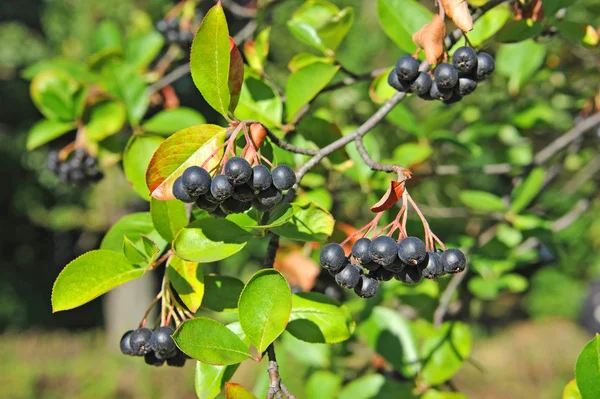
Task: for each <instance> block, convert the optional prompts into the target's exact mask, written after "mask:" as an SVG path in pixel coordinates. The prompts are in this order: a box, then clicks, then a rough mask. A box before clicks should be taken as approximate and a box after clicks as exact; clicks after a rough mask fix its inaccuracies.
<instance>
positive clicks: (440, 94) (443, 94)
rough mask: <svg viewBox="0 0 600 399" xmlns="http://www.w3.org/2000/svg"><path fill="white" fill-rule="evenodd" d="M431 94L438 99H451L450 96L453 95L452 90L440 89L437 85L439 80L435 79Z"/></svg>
mask: <svg viewBox="0 0 600 399" xmlns="http://www.w3.org/2000/svg"><path fill="white" fill-rule="evenodd" d="M429 95H430V96H431V97H432V98H435V99H436V100H449V99H450V97H452V90H447V89H440V88H439V87H438V85H437V82H436V81H435V80H434V81H433V82H432V83H431V90H429Z"/></svg>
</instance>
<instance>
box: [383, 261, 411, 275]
mask: <svg viewBox="0 0 600 399" xmlns="http://www.w3.org/2000/svg"><path fill="white" fill-rule="evenodd" d="M406 266H407V265H406V263H404V262H402V261H401V260H400V259H399V258H398V257H396V259H394V261H393V262H392V263H390V264H389V265H387V266H383V267H384V268H385V269H386V270H389V271H390V272H392V273H400V272H401V271H402V270H404V268H405V267H406Z"/></svg>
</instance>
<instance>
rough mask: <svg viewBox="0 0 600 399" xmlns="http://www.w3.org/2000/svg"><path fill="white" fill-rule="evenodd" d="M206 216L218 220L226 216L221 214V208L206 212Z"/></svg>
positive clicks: (223, 213)
mask: <svg viewBox="0 0 600 399" xmlns="http://www.w3.org/2000/svg"><path fill="white" fill-rule="evenodd" d="M208 214H209V215H210V216H212V217H214V218H218V219H223V218H224V217H227V214H226V213H225V212H223V210H222V209H221V207H220V206H219V207H218V208H217V209H215V210H214V211H212V212H208Z"/></svg>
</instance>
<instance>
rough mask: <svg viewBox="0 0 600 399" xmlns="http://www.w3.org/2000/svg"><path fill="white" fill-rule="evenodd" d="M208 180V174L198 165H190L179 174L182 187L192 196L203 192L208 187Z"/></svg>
mask: <svg viewBox="0 0 600 399" xmlns="http://www.w3.org/2000/svg"><path fill="white" fill-rule="evenodd" d="M210 182H211V177H210V174H209V173H208V172H207V171H206V169H204V168H201V167H199V166H190V167H189V168H187V169H186V170H185V171H184V172H183V174H182V175H181V183H183V188H184V189H185V190H186V191H187V192H188V194H189V195H190V196H192V197H197V196H199V195H202V194H205V193H206V192H207V191H208V190H209V189H210Z"/></svg>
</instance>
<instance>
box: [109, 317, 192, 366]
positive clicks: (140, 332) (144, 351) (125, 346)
mask: <svg viewBox="0 0 600 399" xmlns="http://www.w3.org/2000/svg"><path fill="white" fill-rule="evenodd" d="M173 333H174V331H173V329H172V328H171V327H168V326H165V327H158V328H157V329H155V330H154V331H152V330H150V329H149V328H138V329H137V330H131V331H127V332H126V333H125V334H124V335H123V338H121V344H120V346H121V352H123V353H124V354H125V355H129V356H144V360H145V361H146V363H147V364H149V365H151V366H162V365H163V364H164V363H165V361H166V362H167V364H168V365H169V366H174V367H183V365H184V364H185V361H186V359H189V357H188V356H187V355H186V354H184V353H183V352H182V351H180V350H179V348H178V347H177V346H176V345H175V341H173V338H172V337H171V335H173Z"/></svg>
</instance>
